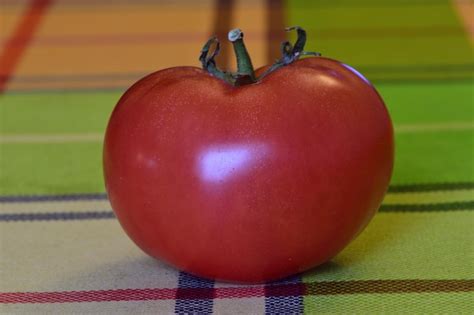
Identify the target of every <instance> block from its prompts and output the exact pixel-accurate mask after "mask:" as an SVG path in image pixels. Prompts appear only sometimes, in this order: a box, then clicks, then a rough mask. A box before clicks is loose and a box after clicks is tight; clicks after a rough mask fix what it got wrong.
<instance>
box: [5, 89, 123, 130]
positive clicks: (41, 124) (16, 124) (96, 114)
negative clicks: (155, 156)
mask: <svg viewBox="0 0 474 315" xmlns="http://www.w3.org/2000/svg"><path fill="white" fill-rule="evenodd" d="M121 94H122V93H121V92H94V93H84V94H81V93H30V94H7V95H4V96H2V98H3V99H2V106H0V116H1V117H2V121H1V124H0V131H1V132H2V133H7V134H14V133H26V134H31V133H80V132H87V133H89V132H102V131H103V130H104V129H105V126H106V125H107V120H108V119H109V116H110V114H111V112H112V109H113V107H114V106H115V104H116V103H117V101H118V99H119V97H120V95H121Z"/></svg>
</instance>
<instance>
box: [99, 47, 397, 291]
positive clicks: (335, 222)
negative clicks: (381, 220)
mask: <svg viewBox="0 0 474 315" xmlns="http://www.w3.org/2000/svg"><path fill="white" fill-rule="evenodd" d="M242 43H243V42H242ZM296 46H297V45H295V47H296ZM290 48H291V47H290ZM284 51H285V49H284ZM286 51H287V52H291V49H289V48H288V47H286ZM236 52H237V53H242V51H237V48H236ZM297 55H298V52H296V53H294V54H287V57H288V58H290V57H295V58H293V60H292V61H291V62H288V63H287V64H285V65H283V66H281V67H276V68H278V69H276V70H274V71H273V72H271V73H269V74H267V75H265V76H264V77H263V78H261V79H260V80H259V81H258V82H253V83H252V82H251V84H244V85H242V86H233V85H231V84H229V83H227V82H225V81H224V80H222V79H221V78H218V77H216V76H213V75H210V74H209V73H208V72H207V71H205V70H202V69H200V68H195V67H177V68H170V69H165V70H161V71H158V72H155V73H153V74H151V75H149V76H147V77H145V78H143V79H141V80H140V81H138V82H137V83H136V84H135V85H133V86H132V87H131V88H130V89H129V90H128V91H127V92H126V93H125V94H124V95H123V97H122V98H121V99H120V101H119V102H118V104H117V106H116V107H115V109H114V111H113V113H112V116H111V118H110V121H109V125H108V128H107V132H106V137H105V144H104V160H103V161H104V175H105V183H106V188H107V192H108V196H109V199H110V202H111V204H112V207H113V209H114V211H115V213H116V215H117V217H118V219H119V221H120V223H121V225H122V226H123V228H124V229H125V231H126V232H127V233H128V235H129V236H130V238H131V239H132V240H133V241H134V242H135V243H136V244H137V245H138V246H139V247H140V248H141V249H142V250H143V251H145V252H146V253H148V254H149V255H151V256H153V257H156V258H158V259H161V260H164V261H166V262H168V263H170V264H172V265H174V266H176V267H178V268H179V269H182V270H185V271H187V272H190V273H193V274H195V275H199V276H203V277H207V278H213V279H221V280H227V281H238V282H262V281H268V280H274V279H278V278H282V277H285V276H289V275H291V274H294V273H298V272H302V271H305V270H308V269H310V268H312V267H314V266H316V265H319V264H321V263H323V262H325V261H327V260H329V259H331V258H332V257H334V256H335V255H336V254H337V253H339V252H340V251H341V250H342V249H343V248H344V247H345V246H346V245H347V244H348V243H349V242H350V241H351V240H352V239H354V237H355V236H357V234H358V233H360V232H361V231H362V229H363V228H364V227H365V226H366V225H367V223H368V222H369V220H370V219H371V218H372V216H373V215H374V214H375V212H376V211H377V209H378V207H379V206H380V204H381V202H382V199H383V196H384V194H385V192H386V190H387V187H388V184H389V181H390V177H391V172H392V166H393V155H394V143H393V130H392V124H391V121H390V117H389V114H388V112H387V109H386V107H385V105H384V103H383V101H382V99H381V97H380V96H379V95H378V94H377V92H376V90H375V89H374V87H373V86H372V85H371V84H370V83H369V82H368V81H367V80H366V79H365V78H364V77H363V76H362V75H361V74H359V73H358V72H357V71H355V70H354V69H352V68H351V67H349V66H347V65H344V64H342V63H340V62H338V61H335V60H331V59H328V58H323V57H309V58H305V59H298V58H297V57H298V56H297ZM240 57H242V55H241V56H240ZM244 57H245V56H243V57H242V58H244ZM244 59H245V58H244ZM282 60H283V59H282ZM207 61H208V62H209V61H210V59H208V60H207ZM241 61H242V60H240V62H241ZM247 61H249V60H247ZM210 62H211V63H212V60H211V61H210ZM250 65H251V64H250ZM247 66H249V64H247ZM242 69H243V70H245V69H244V66H242V67H241V70H242ZM266 69H268V68H266ZM252 70H253V69H252ZM263 71H264V70H262V69H261V70H257V73H262V72H263ZM220 74H221V75H222V73H220ZM247 74H249V73H247ZM252 75H253V73H250V76H252ZM235 77H238V76H234V78H235ZM247 77H249V76H247Z"/></svg>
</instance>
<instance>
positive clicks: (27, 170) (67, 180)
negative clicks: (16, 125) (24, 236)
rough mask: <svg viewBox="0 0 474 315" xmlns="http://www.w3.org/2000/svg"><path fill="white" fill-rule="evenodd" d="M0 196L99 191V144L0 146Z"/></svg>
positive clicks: (102, 186) (100, 145)
mask: <svg viewBox="0 0 474 315" xmlns="http://www.w3.org/2000/svg"><path fill="white" fill-rule="evenodd" d="M0 156H1V159H0V170H2V171H1V172H0V195H11V194H36V193H38V194H61V193H80V192H83V193H86V192H103V191H104V184H103V179H102V143H101V142H95V143H72V144H64V143H61V144H57V143H55V144H46V145H44V144H2V145H0Z"/></svg>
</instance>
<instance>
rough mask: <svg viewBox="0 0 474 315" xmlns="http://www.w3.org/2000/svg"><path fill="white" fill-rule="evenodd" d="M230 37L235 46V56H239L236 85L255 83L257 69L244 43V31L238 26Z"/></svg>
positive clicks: (230, 33)
mask: <svg viewBox="0 0 474 315" xmlns="http://www.w3.org/2000/svg"><path fill="white" fill-rule="evenodd" d="M228 38H229V41H230V42H231V43H232V45H233V46H234V52H235V56H236V57H237V74H236V82H235V83H236V85H244V84H250V83H255V82H256V79H255V71H254V69H253V65H252V60H251V59H250V55H249V53H248V51H247V48H246V47H245V44H244V33H242V31H241V30H240V29H238V28H236V29H233V30H231V31H230V32H229V35H228Z"/></svg>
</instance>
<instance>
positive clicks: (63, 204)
mask: <svg viewBox="0 0 474 315" xmlns="http://www.w3.org/2000/svg"><path fill="white" fill-rule="evenodd" d="M89 211H112V208H111V206H110V203H109V201H108V200H68V201H41V202H31V201H27V202H4V203H1V202H0V214H16V213H50V212H89Z"/></svg>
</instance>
